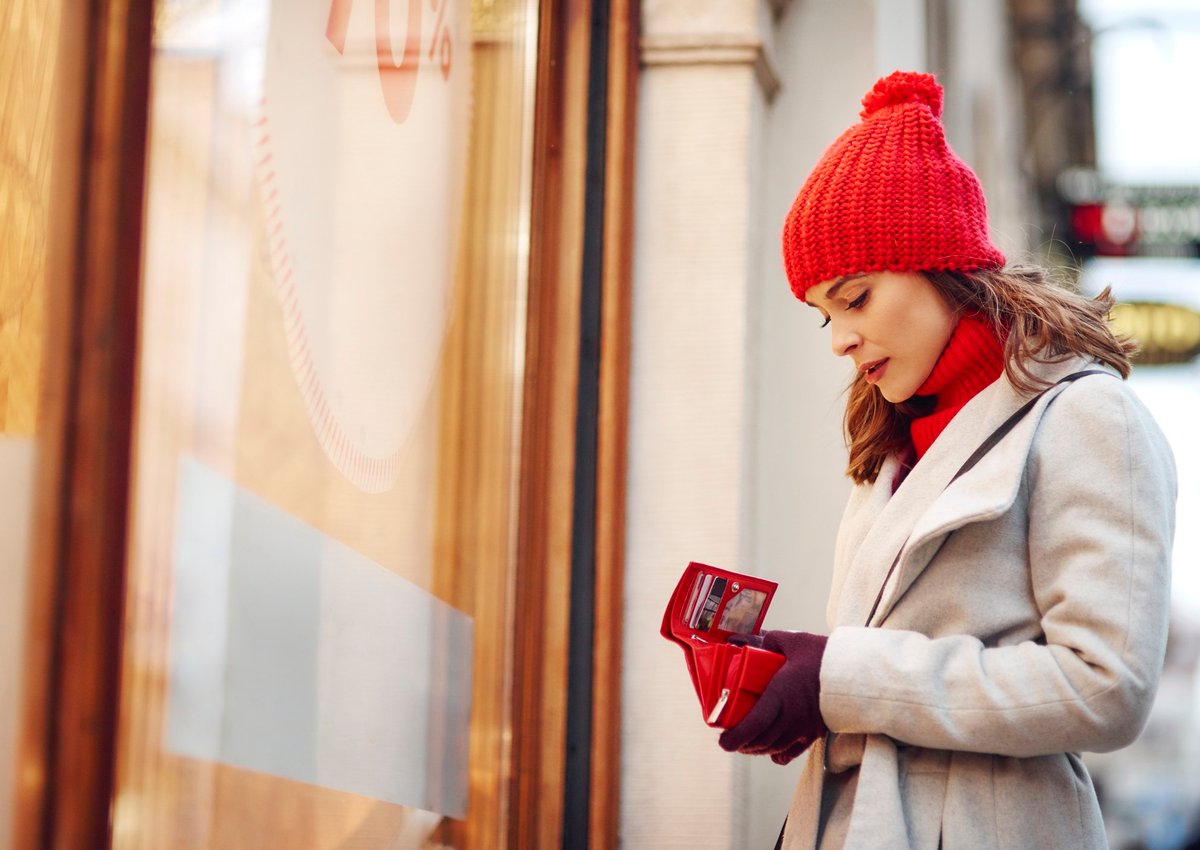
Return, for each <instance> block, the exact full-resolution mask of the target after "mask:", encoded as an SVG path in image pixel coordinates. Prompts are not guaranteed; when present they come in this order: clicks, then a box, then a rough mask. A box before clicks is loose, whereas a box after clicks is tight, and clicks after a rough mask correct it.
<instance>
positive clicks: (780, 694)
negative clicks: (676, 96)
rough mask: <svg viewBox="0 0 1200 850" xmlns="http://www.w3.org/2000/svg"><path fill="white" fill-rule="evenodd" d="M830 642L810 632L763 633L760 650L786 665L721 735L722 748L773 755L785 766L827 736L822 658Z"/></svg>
mask: <svg viewBox="0 0 1200 850" xmlns="http://www.w3.org/2000/svg"><path fill="white" fill-rule="evenodd" d="M827 641H828V638H827V637H825V636H824V635H814V634H809V633H808V632H785V631H767V632H763V633H762V648H763V649H769V650H770V651H771V652H778V653H779V654H781V655H783V656H784V657H786V658H787V661H785V662H784V664H783V666H782V667H780V668H779V670H778V672H776V673H775V675H774V676H772V677H771V681H770V682H769V683H768V684H767V687H766V690H764V691H763V694H762V696H761V697H759V699H758V702H757V703H755V705H754V708H752V709H750V713H749V714H747V715H746V716H745V717H744V718H743V719H742V722H741V723H739V724H738V725H737V726H734V727H733V728H732V729H726V730H725V731H724V732H722V733H721V738H720V741H719V743H720V744H721V749H723V750H728V751H729V752H735V751H736V752H739V753H750V754H753V755H769V756H771V760H772V761H774V762H775V763H776V764H787V763H788V762H790V761H791V760H792V759H794V758H796V757H797V756H799V755H800V754H801V753H803V752H804V751H805V750H807V749H808V748H809V746H811V745H812V743H813V741H815V740H817V739H818V738H820V737H822V736H823V735H824V734H825V733H826V732H827V731H828V730H827V729H826V728H825V721H824V720H822V719H821V659H822V658H823V657H824V655H825V643H826V642H827ZM731 642H732V641H731ZM738 642H739V643H742V642H746V643H750V642H751V641H743V640H739V641H738ZM753 643H755V644H757V643H758V642H757V641H753Z"/></svg>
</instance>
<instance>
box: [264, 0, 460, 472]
mask: <svg viewBox="0 0 1200 850" xmlns="http://www.w3.org/2000/svg"><path fill="white" fill-rule="evenodd" d="M468 12H469V9H468V7H467V0H287V2H283V0H278V2H275V3H273V4H272V8H271V12H270V23H269V30H268V37H267V46H266V52H265V58H264V65H265V67H264V68H263V69H262V79H263V95H262V99H261V104H260V115H259V116H258V118H257V121H256V122H255V125H254V127H255V133H254V138H253V144H254V145H255V173H256V177H257V183H258V189H259V196H260V199H261V203H262V205H263V213H264V220H265V222H266V238H267V253H268V255H269V262H270V267H271V272H272V276H273V279H274V283H275V291H276V294H277V295H278V298H279V303H280V306H281V309H282V313H283V321H284V326H285V331H286V335H287V345H288V354H289V358H290V361H291V366H292V372H293V375H294V377H295V380H296V381H297V383H298V385H299V388H300V391H301V394H302V395H303V398H304V403H305V407H306V410H307V413H308V416H309V420H310V422H311V424H312V428H313V431H314V433H315V435H316V437H317V439H318V440H319V442H320V444H321V447H322V449H323V450H324V452H325V454H326V455H327V456H328V457H329V459H330V461H331V462H332V463H333V464H334V465H335V466H336V467H337V468H338V470H340V471H341V473H342V474H343V475H344V476H345V477H346V478H347V479H348V480H350V481H351V482H352V483H353V484H354V485H355V486H357V487H359V488H360V489H362V490H364V491H367V492H381V491H384V490H387V489H389V487H391V486H392V484H393V483H394V482H395V479H396V475H397V456H398V453H399V452H400V451H401V449H402V447H403V445H404V442H405V439H406V436H407V435H408V434H409V432H410V431H411V429H412V427H413V425H414V423H415V422H416V420H417V418H418V416H419V415H420V413H421V411H422V409H423V408H424V406H425V405H426V404H427V403H428V401H429V396H430V391H431V388H432V386H433V383H434V378H435V375H436V371H437V367H438V362H439V359H440V351H441V343H442V338H443V334H444V329H445V324H446V318H447V316H446V312H447V308H448V304H449V299H450V294H451V285H452V278H453V270H454V269H453V263H454V257H455V255H456V251H457V244H458V227H459V218H460V212H461V198H462V193H463V183H464V172H465V159H466V144H467V129H468V128H467V119H468V114H469V98H470V93H471V88H470V81H471V75H470V63H469V57H470V50H469V38H470V32H469V28H468V24H467V13H468Z"/></svg>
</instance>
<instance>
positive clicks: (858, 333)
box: [805, 272, 958, 404]
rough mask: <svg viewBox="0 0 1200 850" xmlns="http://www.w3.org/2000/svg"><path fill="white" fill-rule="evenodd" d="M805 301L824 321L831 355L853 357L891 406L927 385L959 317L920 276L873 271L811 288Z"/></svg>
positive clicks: (860, 369)
mask: <svg viewBox="0 0 1200 850" xmlns="http://www.w3.org/2000/svg"><path fill="white" fill-rule="evenodd" d="M805 300H806V301H807V302H808V304H809V305H810V306H812V307H815V308H816V309H817V310H819V311H820V312H821V315H822V316H824V317H825V324H826V325H828V326H829V331H830V334H831V336H832V342H833V353H834V354H836V355H838V356H839V357H849V358H851V359H852V360H853V361H854V365H855V366H856V367H857V368H858V370H859V371H860V372H862V373H864V375H865V378H866V381H867V382H868V383H871V384H875V385H876V386H877V387H879V392H880V393H882V394H883V397H884V398H886V399H887V400H888V401H890V402H892V403H893V404H898V403H900V402H902V401H907V400H908V399H910V398H912V396H913V394H914V393H916V391H917V388H918V387H920V386H921V384H923V383H925V379H926V378H928V377H929V373H930V372H932V371H933V366H934V364H935V363H937V359H938V357H939V356H941V353H942V350H943V349H945V347H946V343H947V342H949V340H950V335H951V334H952V333H953V332H954V328H955V326H956V325H957V324H958V314H957V313H955V311H954V310H953V309H952V308H951V306H950V304H949V303H948V302H947V301H946V300H945V299H944V298H943V297H942V295H941V293H939V292H938V291H937V290H936V289H935V288H934V286H933V284H932V283H930V282H929V280H928V278H926V277H925V276H924V275H922V274H918V273H915V272H873V273H871V274H865V275H859V276H855V277H846V278H838V279H836V280H830V281H825V282H824V283H819V284H817V285H816V286H813V287H812V288H811V289H809V290H808V291H807V292H806V293H805Z"/></svg>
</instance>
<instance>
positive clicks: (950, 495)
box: [828, 357, 1089, 627]
mask: <svg viewBox="0 0 1200 850" xmlns="http://www.w3.org/2000/svg"><path fill="white" fill-rule="evenodd" d="M1088 366H1089V361H1087V360H1086V359H1084V358H1081V357H1072V358H1069V359H1067V360H1064V361H1060V362H1058V363H1052V364H1035V369H1034V374H1035V375H1037V377H1039V378H1041V379H1043V380H1045V381H1048V382H1050V383H1054V382H1056V381H1058V380H1060V379H1062V378H1064V377H1066V376H1067V375H1069V374H1071V373H1072V372H1076V371H1079V370H1081V369H1085V368H1088ZM1064 388H1065V387H1064V386H1058V387H1053V388H1051V389H1050V391H1048V392H1047V393H1046V394H1045V395H1044V396H1042V398H1041V399H1039V401H1038V403H1037V404H1036V405H1035V406H1034V408H1033V409H1032V410H1030V411H1029V413H1028V414H1027V415H1026V416H1025V417H1024V418H1023V419H1022V420H1021V421H1020V422H1019V423H1018V424H1017V425H1016V427H1014V428H1013V430H1012V431H1010V432H1009V433H1008V434H1007V435H1006V436H1005V437H1004V439H1002V440H1001V441H1000V442H999V443H998V444H997V445H996V446H994V447H993V448H992V450H991V451H990V452H988V454H987V455H985V456H984V457H983V459H982V460H980V461H979V463H978V464H977V465H976V466H975V467H974V468H973V469H972V470H971V471H970V472H969V473H968V474H966V475H963V476H962V477H961V478H959V479H957V480H956V481H954V483H953V484H950V486H949V487H947V484H948V483H949V482H950V480H951V479H952V478H953V477H954V474H955V473H956V472H958V470H959V468H960V467H961V466H962V465H963V463H964V462H965V461H966V460H967V458H968V457H970V455H971V454H972V452H974V451H975V449H976V448H978V446H979V445H980V443H982V442H983V441H984V440H986V439H987V437H988V435H989V434H991V433H992V432H993V431H994V430H995V429H996V428H997V427H998V426H999V425H1000V424H1001V423H1002V422H1004V420H1005V419H1007V418H1008V417H1009V416H1010V415H1011V414H1013V413H1014V412H1015V411H1016V410H1017V409H1019V408H1020V407H1021V405H1022V404H1024V403H1025V402H1026V401H1028V400H1029V395H1028V394H1022V393H1021V392H1019V391H1018V390H1017V389H1016V388H1015V387H1013V385H1012V384H1010V383H1009V381H1008V379H1007V377H1006V376H1005V375H1001V376H1000V378H999V379H997V380H996V381H995V382H994V383H992V384H991V385H990V386H988V387H987V388H985V389H984V390H982V391H980V393H979V394H978V395H976V396H975V398H973V399H971V401H969V402H968V403H967V404H966V405H965V406H964V407H963V409H962V410H960V411H959V413H958V415H957V416H955V417H954V419H952V420H951V421H950V423H949V424H948V425H947V426H946V428H945V430H944V431H943V432H942V434H941V436H939V438H938V439H937V440H936V441H935V442H934V443H933V445H932V446H931V447H930V448H929V451H928V452H926V454H925V456H924V457H923V458H922V459H921V460H920V462H919V463H917V465H916V466H914V467H913V469H912V471H911V472H909V474H908V477H907V478H905V479H904V482H903V483H902V484H901V485H900V487H899V489H897V490H896V492H895V493H892V492H891V482H892V479H893V476H894V475H895V473H896V468H897V465H898V461H897V459H896V458H895V457H890V458H888V459H887V461H885V462H884V464H883V467H882V469H881V470H880V472H879V476H878V478H877V479H876V481H875V483H874V484H870V485H862V486H861V487H859V488H857V489H856V491H855V493H854V494H853V495H852V497H851V501H850V504H849V505H848V506H847V511H846V517H845V519H844V521H843V530H844V533H843V534H840V535H839V540H838V547H837V553H836V556H835V566H834V587H833V589H832V592H831V594H830V603H829V611H828V617H829V621H830V626H831V627H834V626H839V625H847V626H862V625H865V624H866V623H867V617H868V614H869V613H870V611H871V608H872V606H873V605H874V603H875V600H876V597H877V595H878V594H879V590H880V587H881V586H883V584H884V581H885V579H886V580H887V582H888V586H887V588H886V590H885V592H884V594H883V597H882V598H881V600H880V605H879V608H878V610H877V611H876V612H875V615H874V616H873V617H872V623H875V624H878V623H879V622H881V621H882V620H883V619H884V618H885V617H886V616H887V614H888V612H890V611H891V609H892V607H893V606H894V605H895V604H896V602H897V601H898V600H899V598H900V596H901V595H902V594H903V593H904V591H905V590H907V589H908V588H909V587H910V586H911V585H912V583H913V581H914V580H915V579H916V578H917V576H918V575H920V573H921V570H923V569H924V567H925V565H926V564H928V563H929V561H930V560H931V559H932V558H933V556H934V555H935V554H936V552H937V549H938V547H939V546H940V544H941V542H942V541H943V540H944V539H945V536H946V534H948V533H949V532H951V531H953V530H954V529H956V528H960V527H962V526H964V525H966V524H967V523H970V522H977V521H980V520H984V519H989V518H992V517H996V516H999V515H1001V514H1002V513H1004V511H1006V510H1008V508H1009V507H1011V506H1012V504H1013V502H1014V501H1015V499H1016V496H1017V491H1018V489H1019V487H1020V483H1021V478H1022V476H1023V474H1024V470H1025V460H1026V458H1027V456H1028V454H1029V449H1030V446H1031V444H1032V442H1033V435H1034V432H1035V431H1036V429H1037V425H1038V422H1039V420H1040V419H1041V416H1042V413H1043V412H1044V411H1045V409H1046V406H1047V405H1048V404H1049V403H1050V400H1051V399H1052V398H1053V397H1054V396H1055V395H1057V394H1058V393H1059V392H1061V391H1062V390H1063V389H1064ZM860 491H861V492H860ZM901 547H903V549H904V551H903V554H902V556H901V558H900V560H899V562H898V563H897V565H896V569H895V570H894V572H893V575H892V577H891V578H890V579H887V575H888V570H889V568H890V567H891V566H892V563H893V561H895V559H896V554H897V552H900V550H901Z"/></svg>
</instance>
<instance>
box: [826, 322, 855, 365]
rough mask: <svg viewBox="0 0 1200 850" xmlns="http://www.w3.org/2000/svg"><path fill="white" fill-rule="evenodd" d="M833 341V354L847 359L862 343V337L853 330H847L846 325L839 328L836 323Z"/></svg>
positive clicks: (832, 335)
mask: <svg viewBox="0 0 1200 850" xmlns="http://www.w3.org/2000/svg"><path fill="white" fill-rule="evenodd" d="M831 339H832V341H833V353H834V354H836V355H837V356H838V357H845V356H846V355H847V354H849V353H850V352H852V351H854V349H856V348H858V346H859V345H860V344H861V343H862V337H860V336H859V335H858V333H857V332H856V331H855V330H854V329H853V328H847V327H845V326H844V325H843V326H841V327H838V324H837V323H836V322H834V323H833V333H832V334H831Z"/></svg>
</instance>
